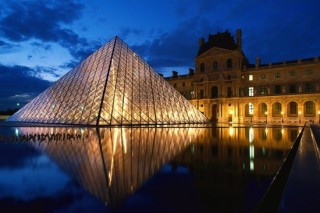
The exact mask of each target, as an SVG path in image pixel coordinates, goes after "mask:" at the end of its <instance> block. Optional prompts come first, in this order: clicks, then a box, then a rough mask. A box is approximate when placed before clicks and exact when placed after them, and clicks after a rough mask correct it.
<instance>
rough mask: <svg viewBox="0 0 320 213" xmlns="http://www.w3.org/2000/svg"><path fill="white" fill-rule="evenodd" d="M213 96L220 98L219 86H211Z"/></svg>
mask: <svg viewBox="0 0 320 213" xmlns="http://www.w3.org/2000/svg"><path fill="white" fill-rule="evenodd" d="M211 98H218V87H216V86H213V87H211Z"/></svg>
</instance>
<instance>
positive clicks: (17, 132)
mask: <svg viewBox="0 0 320 213" xmlns="http://www.w3.org/2000/svg"><path fill="white" fill-rule="evenodd" d="M15 135H16V136H17V137H18V136H19V130H18V129H15Z"/></svg>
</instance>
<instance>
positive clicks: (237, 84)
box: [165, 30, 320, 125]
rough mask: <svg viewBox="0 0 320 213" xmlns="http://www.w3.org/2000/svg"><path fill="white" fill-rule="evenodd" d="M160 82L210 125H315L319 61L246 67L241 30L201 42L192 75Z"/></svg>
mask: <svg viewBox="0 0 320 213" xmlns="http://www.w3.org/2000/svg"><path fill="white" fill-rule="evenodd" d="M165 79H166V80H167V81H168V82H169V83H170V84H171V85H172V86H173V87H174V88H175V89H176V90H178V91H179V92H180V93H181V94H182V95H184V97H186V98H187V99H188V100H189V101H190V102H191V103H192V104H193V105H194V106H196V107H197V108H198V109H199V110H200V111H201V112H202V113H203V114H204V115H205V116H206V117H207V118H209V119H210V120H212V121H214V122H232V123H268V124H283V123H285V124H296V125H297V124H304V123H305V122H311V123H319V122H320V61H319V57H314V58H307V59H298V60H292V61H282V62H277V63H269V64H262V63H261V59H260V58H256V61H255V64H251V63H249V61H248V60H247V58H246V56H245V54H244V52H243V50H242V35H241V30H237V31H236V39H234V38H233V36H231V34H230V32H228V31H226V32H224V33H217V34H215V35H209V39H208V40H207V41H205V39H204V38H200V39H199V50H198V54H197V56H196V58H195V70H194V69H189V73H188V74H186V75H179V73H178V72H176V71H173V72H172V76H170V77H166V78H165Z"/></svg>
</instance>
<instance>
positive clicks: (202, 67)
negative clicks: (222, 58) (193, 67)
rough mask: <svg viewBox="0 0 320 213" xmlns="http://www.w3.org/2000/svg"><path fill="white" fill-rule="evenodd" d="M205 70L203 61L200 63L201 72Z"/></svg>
mask: <svg viewBox="0 0 320 213" xmlns="http://www.w3.org/2000/svg"><path fill="white" fill-rule="evenodd" d="M204 70H205V67H204V63H201V64H200V72H204Z"/></svg>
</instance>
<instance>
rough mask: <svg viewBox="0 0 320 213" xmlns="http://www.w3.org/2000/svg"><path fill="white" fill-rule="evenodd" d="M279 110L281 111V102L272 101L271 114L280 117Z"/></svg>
mask: <svg viewBox="0 0 320 213" xmlns="http://www.w3.org/2000/svg"><path fill="white" fill-rule="evenodd" d="M281 112H282V108H281V103H279V102H276V103H274V104H273V105H272V116H275V117H280V116H282V114H281Z"/></svg>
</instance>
